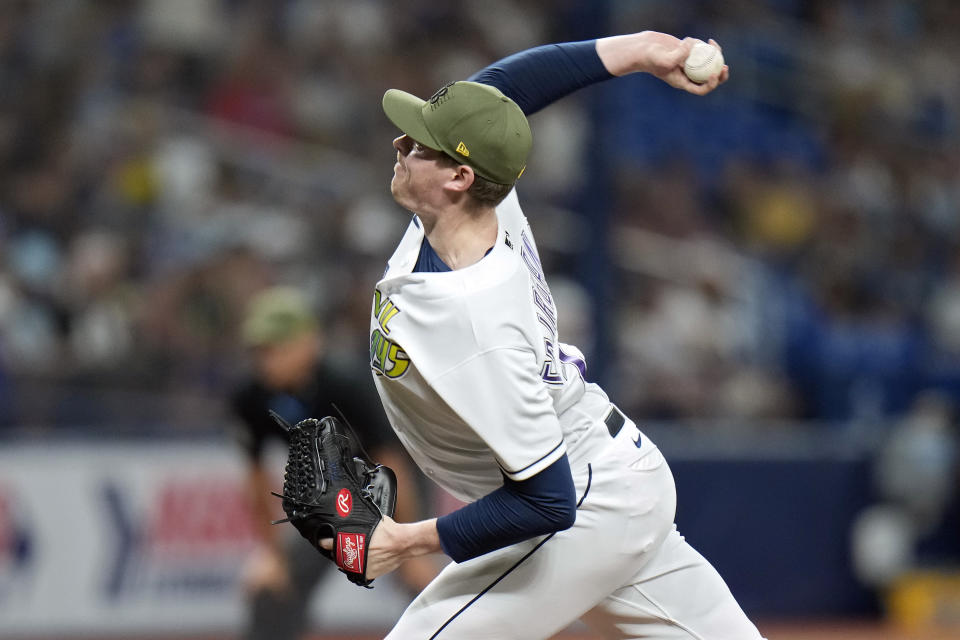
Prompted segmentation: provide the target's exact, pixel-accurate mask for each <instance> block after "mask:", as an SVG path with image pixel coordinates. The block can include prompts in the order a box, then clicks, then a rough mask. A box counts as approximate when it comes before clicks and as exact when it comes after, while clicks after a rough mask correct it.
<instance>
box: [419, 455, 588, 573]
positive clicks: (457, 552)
mask: <svg viewBox="0 0 960 640" xmlns="http://www.w3.org/2000/svg"><path fill="white" fill-rule="evenodd" d="M576 518H577V495H576V489H575V488H574V486H573V476H572V475H571V474H570V463H569V462H568V461H567V456H566V455H564V456H563V457H562V458H560V459H559V460H557V461H556V462H554V463H553V464H551V465H550V466H549V467H547V468H546V469H544V470H543V471H541V472H540V473H538V474H537V475H535V476H533V477H532V478H528V479H526V480H522V481H519V482H517V481H514V480H510V479H509V478H506V477H504V482H503V486H502V487H500V488H499V489H497V490H495V491H493V492H491V493H488V494H487V495H485V496H484V497H482V498H480V499H479V500H477V501H476V502H473V503H471V504H468V505H467V506H465V507H462V508H460V509H457V510H456V511H454V512H453V513H449V514H447V515H445V516H441V517H440V518H438V519H437V533H438V534H439V535H440V546H441V547H442V548H443V551H444V553H446V554H447V555H448V556H450V557H451V558H453V560H454V561H456V562H463V561H464V560H469V559H471V558H476V557H477V556H480V555H483V554H485V553H488V552H490V551H493V550H494V549H499V548H501V547H506V546H508V545H511V544H514V543H517V542H520V541H522V540H527V539H529V538H533V537H535V536H539V535H544V534H547V533H553V532H554V531H563V530H564V529H569V528H570V527H572V526H573V523H574V521H575V520H576Z"/></svg>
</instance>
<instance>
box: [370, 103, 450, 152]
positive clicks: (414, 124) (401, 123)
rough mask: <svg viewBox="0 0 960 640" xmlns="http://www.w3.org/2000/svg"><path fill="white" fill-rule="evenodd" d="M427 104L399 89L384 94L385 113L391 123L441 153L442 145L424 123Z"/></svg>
mask: <svg viewBox="0 0 960 640" xmlns="http://www.w3.org/2000/svg"><path fill="white" fill-rule="evenodd" d="M426 103H427V101H426V100H421V99H420V98H418V97H417V96H415V95H413V94H410V93H407V92H406V91H400V90H399V89H388V90H387V92H386V93H385V94H383V112H384V113H385V114H387V117H388V118H389V119H390V122H392V123H393V124H395V125H396V126H397V128H398V129H400V131H403V132H404V133H405V134H407V135H408V136H410V137H411V138H413V139H414V140H416V141H417V142H419V143H420V144H423V145H426V146H428V147H430V148H431V149H436V150H437V151H440V150H441V148H440V143H438V142H437V140H436V138H434V137H433V136H432V135H431V134H430V131H429V130H428V129H427V125H426V123H425V122H424V121H423V106H424V105H425V104H426Z"/></svg>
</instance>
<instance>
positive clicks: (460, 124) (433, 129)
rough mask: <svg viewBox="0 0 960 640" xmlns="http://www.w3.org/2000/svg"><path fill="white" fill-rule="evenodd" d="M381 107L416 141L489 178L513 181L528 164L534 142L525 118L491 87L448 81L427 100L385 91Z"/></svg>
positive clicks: (393, 90)
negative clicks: (448, 82)
mask: <svg viewBox="0 0 960 640" xmlns="http://www.w3.org/2000/svg"><path fill="white" fill-rule="evenodd" d="M383 111H384V113H386V114H387V117H388V118H389V119H390V121H391V122H393V124H395V125H396V126H397V127H398V128H399V129H400V130H401V131H403V132H404V133H405V134H407V135H408V136H410V137H411V138H413V139H414V140H416V141H417V142H419V143H420V144H422V145H424V146H427V147H430V148H431V149H435V150H437V151H442V152H444V153H445V154H447V155H448V156H450V157H451V158H453V159H455V160H456V161H457V162H460V163H461V164H465V165H467V166H469V167H471V168H472V169H473V170H474V171H475V172H476V173H477V175H479V176H480V177H482V178H486V179H487V180H489V181H491V182H495V183H497V184H513V183H514V182H516V180H517V178H519V177H520V174H522V173H523V170H524V169H525V168H526V166H527V156H528V155H529V153H530V146H531V145H532V143H533V138H532V136H531V134H530V125H529V123H528V122H527V117H526V116H525V115H523V111H522V110H521V109H520V107H519V106H517V103H515V102H514V101H513V100H511V99H510V98H508V97H507V96H505V95H503V94H502V93H501V92H500V91H499V90H498V89H497V88H495V87H491V86H489V85H485V84H480V83H477V82H466V81H461V82H453V83H450V84H448V85H447V86H445V87H443V88H442V89H440V90H439V91H437V92H436V93H435V94H433V96H431V97H430V99H429V100H421V99H420V98H418V97H416V96H414V95H411V94H409V93H407V92H405V91H400V90H399V89H390V90H388V91H387V92H386V93H385V94H384V95H383Z"/></svg>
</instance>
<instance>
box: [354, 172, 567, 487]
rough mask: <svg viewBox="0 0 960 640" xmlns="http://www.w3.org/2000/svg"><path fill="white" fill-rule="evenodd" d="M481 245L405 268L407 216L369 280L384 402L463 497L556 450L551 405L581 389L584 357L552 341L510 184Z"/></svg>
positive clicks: (415, 247) (400, 430)
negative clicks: (470, 252)
mask: <svg viewBox="0 0 960 640" xmlns="http://www.w3.org/2000/svg"><path fill="white" fill-rule="evenodd" d="M497 218H498V220H499V229H498V232H497V241H496V244H495V245H494V247H493V249H492V250H491V251H490V253H489V254H488V255H487V256H486V257H484V258H483V259H482V260H480V261H479V262H477V263H476V264H473V265H471V266H469V267H466V268H463V269H458V270H455V271H449V272H442V273H411V269H412V268H413V266H414V265H415V264H416V261H417V256H418V254H419V251H420V246H421V243H422V241H423V237H424V232H423V228H422V225H421V223H420V221H419V220H418V219H417V218H414V219H413V221H412V222H411V223H410V226H409V228H408V229H407V232H406V234H405V235H404V237H403V239H402V241H401V242H400V245H399V247H398V248H397V250H396V251H395V253H394V254H393V257H392V258H391V259H390V261H389V263H388V267H387V271H386V273H385V274H384V277H383V279H382V280H380V282H379V283H377V288H376V291H375V294H374V301H373V314H372V319H371V324H370V351H371V364H372V367H373V369H374V371H375V374H376V375H375V379H376V384H377V388H378V390H379V392H380V397H381V399H382V401H383V406H384V409H385V410H386V413H387V416H388V417H389V419H390V422H391V424H392V425H393V428H394V429H395V431H396V432H397V435H398V436H399V438H400V440H401V441H402V442H403V444H404V446H405V447H406V448H407V450H408V451H409V452H410V454H411V456H412V457H413V458H414V460H415V461H416V462H417V464H418V465H419V466H420V467H421V468H422V469H423V470H424V472H425V473H426V474H427V475H428V476H430V477H431V478H432V479H433V480H434V481H436V482H437V483H438V484H440V486H442V487H443V488H445V489H446V490H447V491H449V492H450V493H452V494H453V495H455V496H457V497H458V498H460V499H462V500H465V501H473V500H476V499H478V498H480V497H482V496H483V495H485V494H487V493H489V492H491V491H493V490H495V489H496V488H498V487H499V486H501V485H502V484H503V478H502V477H501V475H500V470H502V471H503V473H505V474H506V475H507V476H508V477H509V478H512V479H514V480H524V479H526V478H529V477H531V476H533V475H535V474H536V473H538V472H539V471H541V470H542V469H544V468H546V467H547V466H549V465H550V464H551V463H553V462H555V461H556V460H557V459H558V458H560V457H561V456H562V455H563V454H564V453H565V452H566V444H565V442H573V441H576V439H577V434H575V433H564V432H563V429H562V427H561V422H560V421H559V420H558V418H557V416H558V415H559V414H561V413H562V412H563V411H564V410H565V409H567V408H569V407H570V406H571V405H573V404H574V403H575V402H576V401H577V400H578V399H579V398H580V397H581V396H582V395H583V393H584V389H585V382H584V380H583V377H582V367H584V364H583V356H582V354H581V353H580V351H579V350H577V349H576V348H574V347H570V346H568V345H564V344H561V343H560V342H559V340H558V335H557V310H556V306H555V305H554V302H553V298H552V296H551V295H550V289H549V287H548V286H547V282H546V279H545V278H544V275H543V269H542V267H541V265H540V258H539V256H538V255H537V249H536V243H535V242H534V239H533V234H532V233H531V231H530V227H529V225H528V224H527V221H526V218H525V217H524V215H523V212H522V211H521V210H520V205H519V203H518V201H517V196H516V191H513V192H511V193H510V195H509V196H508V197H507V198H506V199H505V200H504V202H503V203H502V204H501V205H500V206H499V207H498V208H497Z"/></svg>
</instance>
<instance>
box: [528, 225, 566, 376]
mask: <svg viewBox="0 0 960 640" xmlns="http://www.w3.org/2000/svg"><path fill="white" fill-rule="evenodd" d="M520 257H521V258H522V259H523V264H524V265H526V267H527V271H529V272H530V281H531V283H532V294H533V304H534V305H535V306H536V308H537V320H539V321H540V324H541V325H543V346H544V360H543V366H542V367H541V368H540V377H541V378H543V381H544V382H546V383H547V384H554V385H560V384H563V383H564V377H563V366H562V364H561V361H560V358H559V357H558V354H557V352H556V345H558V344H559V343H560V340H559V339H558V337H557V305H556V304H554V302H553V296H552V295H551V294H550V287H549V286H548V285H547V278H546V276H544V274H543V265H542V264H541V262H540V256H539V255H537V248H536V247H535V246H534V245H533V242H532V241H531V240H530V238H529V236H527V233H526V232H523V233H521V234H520Z"/></svg>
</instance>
